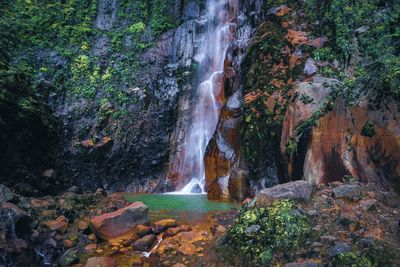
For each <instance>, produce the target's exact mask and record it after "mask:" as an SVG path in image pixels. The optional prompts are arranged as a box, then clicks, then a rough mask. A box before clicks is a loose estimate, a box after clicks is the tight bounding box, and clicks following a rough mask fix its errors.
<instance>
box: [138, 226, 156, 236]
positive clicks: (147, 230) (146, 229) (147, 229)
mask: <svg viewBox="0 0 400 267" xmlns="http://www.w3.org/2000/svg"><path fill="white" fill-rule="evenodd" d="M152 232H153V228H152V227H151V226H148V225H138V226H136V234H137V235H138V236H140V237H143V236H145V235H148V234H151V233H152Z"/></svg>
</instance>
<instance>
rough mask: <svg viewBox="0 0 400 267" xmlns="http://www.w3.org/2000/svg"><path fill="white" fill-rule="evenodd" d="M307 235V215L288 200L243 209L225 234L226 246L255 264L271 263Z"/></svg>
mask: <svg viewBox="0 0 400 267" xmlns="http://www.w3.org/2000/svg"><path fill="white" fill-rule="evenodd" d="M308 232H309V221H308V218H307V216H306V215H304V214H302V213H301V212H299V211H298V210H297V209H296V206H295V204H294V203H293V201H291V200H281V201H276V202H274V203H272V204H271V205H270V206H268V207H263V208H254V207H253V208H243V209H242V210H241V211H240V213H239V216H238V218H237V219H236V221H235V223H234V225H233V226H232V228H231V229H230V230H229V232H228V235H227V244H228V245H229V246H231V247H232V248H234V249H235V250H237V251H239V253H240V254H242V255H243V256H244V257H245V258H246V260H250V261H251V262H252V264H254V265H257V266H258V265H265V264H271V263H273V262H274V258H278V257H281V256H283V255H286V254H287V253H290V252H291V251H293V250H294V249H296V248H297V247H299V246H300V245H301V243H302V241H303V240H304V239H305V237H306V236H307V234H308Z"/></svg>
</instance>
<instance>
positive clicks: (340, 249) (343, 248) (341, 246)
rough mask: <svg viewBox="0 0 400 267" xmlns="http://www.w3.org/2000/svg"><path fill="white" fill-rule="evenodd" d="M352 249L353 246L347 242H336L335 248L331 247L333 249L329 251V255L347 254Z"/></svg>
mask: <svg viewBox="0 0 400 267" xmlns="http://www.w3.org/2000/svg"><path fill="white" fill-rule="evenodd" d="M350 251H351V247H350V245H349V244H347V243H338V244H336V245H335V246H334V247H333V248H331V251H330V253H329V256H331V257H335V256H336V255H339V254H346V253H349V252H350Z"/></svg>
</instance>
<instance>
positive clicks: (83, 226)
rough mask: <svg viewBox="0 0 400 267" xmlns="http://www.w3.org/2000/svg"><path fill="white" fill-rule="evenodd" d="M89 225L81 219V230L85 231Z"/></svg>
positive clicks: (79, 224)
mask: <svg viewBox="0 0 400 267" xmlns="http://www.w3.org/2000/svg"><path fill="white" fill-rule="evenodd" d="M88 227H89V224H88V223H87V222H85V221H79V223H78V229H79V230H81V231H85V230H86V229H87V228H88Z"/></svg>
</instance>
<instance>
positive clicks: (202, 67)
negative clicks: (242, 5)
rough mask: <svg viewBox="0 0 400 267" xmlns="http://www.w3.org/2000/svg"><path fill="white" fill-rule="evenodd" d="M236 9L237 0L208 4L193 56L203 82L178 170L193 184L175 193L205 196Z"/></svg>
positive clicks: (222, 0) (233, 34)
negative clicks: (208, 156) (207, 158)
mask: <svg viewBox="0 0 400 267" xmlns="http://www.w3.org/2000/svg"><path fill="white" fill-rule="evenodd" d="M237 6H238V4H237V0H208V1H207V11H206V15H205V16H206V18H205V20H206V21H207V31H206V32H205V33H204V34H203V36H202V41H201V43H200V46H199V49H198V53H197V55H196V56H195V57H194V60H195V61H196V62H197V64H198V77H199V80H200V81H201V82H200V84H199V85H198V87H197V95H196V98H195V101H194V107H193V111H192V114H191V125H190V126H188V127H187V128H186V135H185V138H184V143H183V151H184V152H183V155H181V156H182V159H181V160H180V161H179V166H178V167H177V169H178V173H179V175H180V176H185V177H187V178H190V182H189V183H188V184H187V185H185V186H184V187H183V188H182V189H181V190H180V191H178V192H174V193H181V194H190V193H206V189H205V166H204V155H205V152H206V148H207V145H208V143H209V141H210V139H211V138H212V136H213V134H214V132H215V129H216V126H217V124H218V120H219V114H220V111H221V108H222V104H223V103H222V102H223V101H224V91H223V83H224V61H225V56H226V52H227V50H228V48H229V45H230V43H231V42H232V40H233V38H234V37H235V31H236V24H235V23H234V22H235V19H236V14H237Z"/></svg>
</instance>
